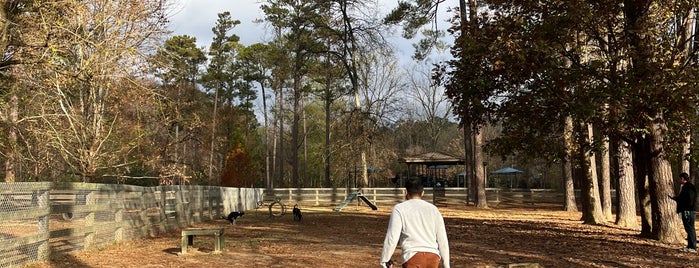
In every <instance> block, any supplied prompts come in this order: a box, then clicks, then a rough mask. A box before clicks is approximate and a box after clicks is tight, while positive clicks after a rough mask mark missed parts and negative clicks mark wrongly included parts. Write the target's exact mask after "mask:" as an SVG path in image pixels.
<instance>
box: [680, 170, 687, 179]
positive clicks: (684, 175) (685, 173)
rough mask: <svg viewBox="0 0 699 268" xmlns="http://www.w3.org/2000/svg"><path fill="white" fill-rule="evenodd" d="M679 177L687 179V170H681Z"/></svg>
mask: <svg viewBox="0 0 699 268" xmlns="http://www.w3.org/2000/svg"><path fill="white" fill-rule="evenodd" d="M680 178H683V179H685V180H689V174H687V172H682V173H680Z"/></svg>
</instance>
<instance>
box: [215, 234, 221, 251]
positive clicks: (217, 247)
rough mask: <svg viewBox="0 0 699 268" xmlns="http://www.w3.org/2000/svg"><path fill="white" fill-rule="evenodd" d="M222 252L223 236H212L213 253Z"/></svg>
mask: <svg viewBox="0 0 699 268" xmlns="http://www.w3.org/2000/svg"><path fill="white" fill-rule="evenodd" d="M222 250H223V235H218V234H217V235H216V236H214V251H215V252H221V251H222Z"/></svg>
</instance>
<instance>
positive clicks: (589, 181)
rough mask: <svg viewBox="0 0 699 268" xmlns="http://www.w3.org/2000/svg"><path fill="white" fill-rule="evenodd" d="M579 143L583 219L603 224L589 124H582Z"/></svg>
mask: <svg viewBox="0 0 699 268" xmlns="http://www.w3.org/2000/svg"><path fill="white" fill-rule="evenodd" d="M580 127H581V128H580V134H579V142H578V143H579V145H580V148H581V150H579V152H578V156H579V159H580V163H581V174H580V175H581V178H580V179H581V180H580V190H581V197H582V207H583V211H582V212H583V213H582V220H583V223H585V224H601V223H603V222H604V215H603V214H602V204H601V202H600V198H599V186H598V183H597V175H596V172H595V169H596V165H595V156H594V153H592V151H591V150H590V149H589V148H590V142H591V141H592V127H591V126H590V125H589V124H586V123H581V124H580Z"/></svg>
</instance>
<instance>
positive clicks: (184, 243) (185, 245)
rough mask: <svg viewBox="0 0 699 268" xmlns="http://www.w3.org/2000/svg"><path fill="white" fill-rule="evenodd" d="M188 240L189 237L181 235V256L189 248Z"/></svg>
mask: <svg viewBox="0 0 699 268" xmlns="http://www.w3.org/2000/svg"><path fill="white" fill-rule="evenodd" d="M189 238H190V236H188V235H183V236H182V252H181V253H182V254H185V253H187V248H188V247H189V243H188V242H189Z"/></svg>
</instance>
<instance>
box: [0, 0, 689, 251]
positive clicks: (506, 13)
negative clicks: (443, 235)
mask: <svg viewBox="0 0 699 268" xmlns="http://www.w3.org/2000/svg"><path fill="white" fill-rule="evenodd" d="M0 2H2V4H3V5H2V10H1V11H0V25H1V27H0V30H1V33H2V35H1V38H0V48H2V49H3V51H4V53H3V57H2V59H0V60H1V61H0V66H1V67H2V68H1V69H0V75H2V76H1V78H0V85H1V86H0V89H1V92H2V103H0V105H1V106H2V108H1V109H0V112H1V114H0V120H1V122H2V124H0V127H1V128H2V131H3V133H5V135H3V136H2V137H0V145H1V147H0V148H1V149H2V150H1V151H2V157H3V160H4V162H5V169H4V175H5V180H6V181H8V182H12V181H37V180H54V181H84V182H104V181H110V180H111V181H116V182H124V181H128V182H130V183H136V184H149V183H156V184H185V183H187V184H210V185H223V186H255V187H268V188H273V187H309V186H314V187H315V186H324V187H333V186H335V187H338V186H345V185H347V184H348V183H349V181H350V179H352V178H356V177H359V178H360V181H359V185H358V186H372V184H374V185H376V184H377V183H378V182H380V181H381V179H384V181H385V179H386V178H391V177H393V176H395V175H396V174H397V173H399V172H401V170H402V169H404V167H401V166H400V164H399V163H398V161H397V160H398V159H399V158H400V157H403V156H407V155H413V154H417V153H423V152H429V151H446V152H452V153H457V154H464V156H465V159H466V162H467V167H466V174H467V177H468V178H469V179H470V183H471V184H470V186H471V187H469V189H472V190H473V192H472V195H473V196H474V197H475V198H474V201H475V203H476V205H477V206H479V207H487V203H486V200H485V184H486V180H485V178H486V170H485V167H484V165H483V163H484V162H490V163H491V166H497V165H495V163H497V162H501V161H502V160H501V159H500V158H499V157H495V156H512V155H517V156H518V157H519V158H520V159H523V161H525V160H528V161H529V162H532V163H533V162H535V161H533V160H543V161H544V162H545V164H544V165H543V166H547V167H551V168H555V169H559V168H560V169H561V174H563V176H562V179H561V182H560V183H561V187H562V188H563V189H565V191H566V194H567V198H566V203H565V204H564V205H565V206H564V208H565V209H568V210H574V209H577V207H576V205H575V204H576V200H575V197H574V192H573V190H574V187H580V189H581V190H582V200H581V203H582V205H583V206H582V210H583V220H584V221H585V222H586V223H592V224H596V223H601V222H603V221H606V220H609V219H610V218H611V217H612V204H611V196H610V195H609V192H610V191H609V190H610V188H611V187H612V185H615V186H616V188H617V191H616V192H617V195H618V196H617V199H618V200H619V202H618V204H616V205H617V206H616V211H614V212H616V222H617V224H619V225H622V226H634V225H635V224H636V220H635V217H636V215H637V208H640V209H638V211H639V213H640V215H641V217H642V226H641V227H642V235H645V236H648V237H653V238H656V239H659V240H662V241H667V242H673V241H679V240H681V237H682V234H681V231H680V230H679V228H678V226H679V225H680V224H679V218H678V217H677V215H675V213H674V203H673V201H671V200H670V199H669V198H667V196H668V195H673V194H674V191H675V186H674V185H673V177H674V176H673V174H676V173H677V172H678V171H685V172H690V171H694V169H696V167H695V163H694V162H693V161H691V160H692V159H693V158H692V157H691V156H692V155H695V154H696V150H695V149H692V147H691V146H690V145H691V144H692V141H693V140H694V137H693V133H696V130H695V127H694V126H695V125H697V124H696V123H697V106H698V105H699V103H697V101H698V100H699V89H698V88H697V81H698V80H697V73H698V72H697V42H696V30H695V29H696V26H697V20H696V11H697V9H696V7H697V2H696V1H674V2H672V3H670V2H666V1H650V0H643V1H632V0H624V1H619V0H617V1H614V0H602V1H592V2H591V1H555V0H550V1H548V0H546V1H514V2H513V1H500V0H486V1H478V2H477V1H475V0H469V1H466V0H459V1H453V3H452V2H450V1H446V0H414V1H406V2H400V3H399V4H398V6H397V7H396V8H395V9H394V10H393V11H392V12H391V13H389V14H381V12H378V11H380V10H382V9H381V8H380V5H379V2H376V1H366V0H330V1H320V0H268V1H264V2H263V3H262V5H261V10H260V12H261V13H260V14H261V16H262V20H263V23H265V25H266V27H268V29H270V30H271V32H272V33H273V36H272V37H271V38H270V40H269V41H265V42H262V43H257V44H252V45H243V44H241V43H240V42H239V37H238V36H237V35H235V31H236V27H237V26H238V25H239V24H240V23H241V22H240V21H238V20H236V19H235V18H234V15H232V14H235V13H234V12H233V13H229V12H222V13H220V14H219V15H218V20H217V21H216V24H215V25H212V28H211V31H212V32H213V34H214V39H213V41H212V42H211V44H209V45H208V46H207V47H198V46H197V43H196V39H195V38H194V37H190V36H183V35H181V36H172V35H171V34H170V33H169V32H168V31H167V25H168V19H167V18H168V16H169V13H168V12H170V11H171V10H172V9H173V5H174V3H173V2H171V1H167V0H142V1H130V0H114V1H108V0H88V1H77V0H62V1H32V0H24V1H22V0H14V1H13V0H6V1H0ZM449 5H452V6H449ZM444 6H449V9H450V11H451V12H450V13H449V14H451V15H453V17H452V18H451V19H450V21H451V23H452V24H453V27H452V28H450V29H448V33H449V34H450V35H451V36H453V37H454V40H455V42H454V44H450V45H451V57H450V59H449V60H445V61H441V62H440V61H434V62H433V61H430V60H426V59H425V58H428V57H429V56H430V55H434V54H432V53H430V51H429V49H430V48H433V47H434V45H443V43H441V42H440V41H439V38H440V37H443V36H444V34H443V32H441V31H440V29H438V28H434V27H433V26H434V25H436V20H437V18H438V17H439V16H437V14H440V13H439V8H440V7H444ZM395 24H400V25H401V26H402V27H403V29H404V35H405V36H406V37H414V36H416V34H417V33H421V34H422V36H423V37H424V39H423V40H421V41H420V42H418V43H417V44H416V46H415V47H416V48H417V50H416V56H415V58H416V61H415V63H414V65H412V67H402V66H401V62H399V60H398V58H397V57H396V56H395V54H394V52H393V51H392V45H391V44H390V43H389V42H388V41H387V40H388V39H387V37H388V36H387V35H388V34H389V33H390V32H391V29H392V27H393V26H394V25H395ZM424 25H428V26H427V28H423V26H424ZM429 25H433V26H429ZM453 115H455V118H457V120H458V122H459V123H455V122H454V121H453V120H450V119H451V118H453ZM493 126H496V127H493ZM495 129H502V131H501V133H500V131H495ZM464 137H466V138H465V139H464ZM692 163H694V164H692ZM598 165H599V167H598ZM370 166H371V167H378V168H380V172H381V173H380V174H378V175H376V174H374V175H370V174H368V170H376V169H373V168H370ZM673 171H674V172H673ZM598 172H599V176H598ZM690 173H692V174H693V173H694V172H690ZM370 176H375V177H376V178H375V179H374V180H370V179H369V177H370ZM598 177H599V179H598ZM147 180H153V182H147ZM636 202H639V203H636Z"/></svg>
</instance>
